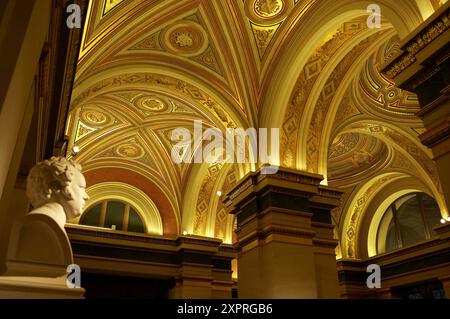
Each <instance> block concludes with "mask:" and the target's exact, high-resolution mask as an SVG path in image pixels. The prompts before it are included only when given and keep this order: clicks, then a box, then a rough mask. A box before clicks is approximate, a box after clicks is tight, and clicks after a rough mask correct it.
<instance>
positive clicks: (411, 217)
mask: <svg viewBox="0 0 450 319" xmlns="http://www.w3.org/2000/svg"><path fill="white" fill-rule="evenodd" d="M405 198H406V200H405ZM399 202H400V203H397V202H396V205H398V208H397V219H398V222H399V225H400V233H401V236H402V244H403V246H405V245H410V244H414V243H416V242H419V241H422V240H424V239H426V236H425V227H424V224H423V220H422V216H421V213H420V205H419V201H418V199H417V196H416V195H412V196H407V197H404V198H402V199H400V200H399Z"/></svg>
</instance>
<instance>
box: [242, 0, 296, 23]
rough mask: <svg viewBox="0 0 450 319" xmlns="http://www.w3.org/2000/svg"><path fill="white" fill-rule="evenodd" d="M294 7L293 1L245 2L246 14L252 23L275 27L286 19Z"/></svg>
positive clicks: (259, 0)
mask: <svg viewBox="0 0 450 319" xmlns="http://www.w3.org/2000/svg"><path fill="white" fill-rule="evenodd" d="M292 7H293V4H292V1H286V0H251V1H250V0H248V1H246V2H245V14H246V16H247V18H249V19H250V21H251V23H256V24H258V25H260V26H268V25H270V26H273V25H274V24H277V23H280V22H282V21H283V20H284V19H285V18H286V16H287V14H288V13H289V12H290V11H291V9H292Z"/></svg>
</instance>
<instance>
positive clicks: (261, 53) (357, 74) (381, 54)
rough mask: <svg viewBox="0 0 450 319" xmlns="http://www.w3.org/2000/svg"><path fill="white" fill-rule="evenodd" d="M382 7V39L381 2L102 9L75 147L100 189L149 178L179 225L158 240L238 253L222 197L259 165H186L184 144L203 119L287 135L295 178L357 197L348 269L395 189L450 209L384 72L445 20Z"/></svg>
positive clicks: (88, 46)
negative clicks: (403, 46) (377, 8)
mask: <svg viewBox="0 0 450 319" xmlns="http://www.w3.org/2000/svg"><path fill="white" fill-rule="evenodd" d="M378 2H379V3H380V4H381V6H382V10H383V11H382V16H383V19H382V23H381V28H378V29H377V28H375V29H370V28H368V26H367V23H366V21H367V10H366V9H367V4H368V2H367V1H354V0H340V1H328V0H228V1H223V0H190V1H183V0H173V1H172V0H145V1H144V0H117V1H113V0H99V1H91V3H90V6H89V9H88V16H87V19H88V20H87V23H86V25H85V30H84V36H83V42H82V44H81V50H80V56H79V62H78V69H77V74H76V79H75V84H74V90H73V93H72V102H71V109H70V114H69V120H68V126H67V135H69V136H70V137H71V139H70V145H69V147H70V148H71V147H73V146H74V145H76V146H78V147H79V148H80V152H79V153H78V154H77V160H78V161H79V162H80V163H81V164H82V165H83V166H84V170H85V171H86V172H87V175H88V179H89V180H90V181H91V182H94V183H97V182H102V183H108V182H120V183H122V184H123V183H125V184H126V178H123V176H122V173H123V172H124V171H125V172H127V171H128V172H132V173H133V174H136V176H137V175H138V176H140V178H142V182H139V183H137V182H136V183H135V184H136V185H137V186H139V185H141V186H142V187H144V186H143V185H147V186H145V189H148V192H147V193H146V194H147V196H149V197H150V199H151V202H152V203H155V207H156V208H155V209H157V210H158V212H159V214H161V216H162V220H161V222H160V223H162V224H163V225H165V226H164V227H163V226H161V225H154V226H155V227H153V229H158V230H159V232H163V233H164V234H165V235H168V234H173V233H174V232H175V233H176V232H178V233H182V232H187V233H190V234H196V235H201V236H209V237H217V238H220V239H223V240H224V241H226V242H231V241H232V231H233V227H234V226H233V225H234V222H233V218H232V217H231V216H230V215H228V214H227V212H226V209H225V207H224V206H223V204H222V201H221V198H220V196H219V194H220V193H222V194H224V193H226V192H227V191H228V190H230V189H232V187H233V186H234V185H236V183H237V182H238V181H239V180H240V178H242V177H243V176H244V174H245V173H247V172H248V171H249V170H250V169H252V168H254V167H251V166H250V165H243V164H240V165H237V164H229V163H224V162H220V161H216V162H214V163H212V164H206V163H205V164H186V163H182V164H175V163H174V162H173V161H172V159H171V151H172V149H173V147H174V144H175V143H174V142H172V141H171V139H170V136H171V132H172V131H173V130H174V129H175V128H177V127H185V128H188V129H189V130H191V131H192V130H193V123H194V120H201V121H202V123H203V125H204V127H217V128H219V129H220V130H222V131H225V129H226V128H237V127H242V128H249V127H254V128H272V127H277V128H280V163H279V164H280V165H281V166H285V167H289V168H294V169H298V170H305V171H309V172H313V173H319V174H322V175H323V176H324V177H325V182H326V183H328V184H329V185H332V186H333V185H334V186H337V187H340V188H341V189H343V190H345V194H344V196H343V198H342V203H341V206H340V207H339V208H338V209H336V210H335V211H334V212H333V220H334V223H335V224H336V226H337V231H336V236H337V237H338V238H339V240H340V251H341V255H339V256H338V257H341V256H342V257H353V258H357V257H360V256H361V251H362V248H361V247H358V245H357V242H358V238H360V237H361V236H362V235H361V230H360V228H361V223H362V220H363V219H364V216H366V215H368V214H371V210H373V209H374V208H373V207H372V206H373V205H371V201H372V200H373V199H374V198H375V197H376V195H377V194H380V193H382V192H387V191H388V190H389V189H391V188H392V185H394V184H395V185H397V186H398V188H400V189H399V190H402V191H407V190H408V189H411V190H420V191H424V192H426V193H429V194H430V195H433V197H434V198H436V200H437V202H438V203H439V205H440V207H441V209H442V210H444V211H446V208H445V203H444V200H443V196H442V192H441V188H440V184H439V178H438V176H437V172H436V168H435V165H434V163H433V161H432V160H431V152H430V151H429V150H428V149H427V148H426V147H425V146H423V145H422V144H421V143H420V141H419V139H418V135H419V134H421V133H423V131H424V128H423V125H422V124H421V121H420V120H419V119H418V118H417V117H416V116H415V115H414V113H415V112H416V111H417V110H418V101H417V98H416V97H415V96H414V95H412V94H410V93H408V92H405V91H403V90H401V89H398V88H397V87H395V85H394V83H393V82H391V81H390V80H389V79H387V78H386V77H384V76H383V75H382V74H381V73H380V70H381V68H382V66H383V65H384V64H385V63H386V62H387V61H388V60H389V58H391V57H392V56H393V55H394V54H395V52H396V50H398V47H399V42H400V41H401V39H402V38H403V37H405V36H406V35H407V34H408V33H410V32H411V31H412V30H413V29H414V28H415V27H416V26H418V25H419V24H420V23H421V22H422V21H423V20H424V19H425V18H427V17H428V16H429V15H430V14H431V13H432V12H433V10H432V9H430V8H432V7H430V6H428V7H424V6H423V5H422V4H421V1H420V0H417V1H415V0H397V1H391V0H380V1H378ZM422 2H423V1H422ZM430 10H431V11H430ZM177 151H178V152H179V154H180V156H183V152H184V151H185V150H184V149H183V148H182V147H181V148H180V149H179V150H177ZM274 164H278V163H274ZM108 172H111V173H108ZM108 176H109V177H110V178H109V179H108ZM114 176H118V177H117V178H118V179H120V180H116V181H113V180H110V179H114ZM119 177H120V178H119ZM136 185H130V192H131V190H132V189H135V188H136V187H137V186H136ZM411 185H412V186H411ZM390 187H391V188H390ZM91 190H92V191H95V189H92V188H91ZM88 191H89V189H88ZM94 197H95V196H94ZM153 213H154V211H152V214H153ZM148 220H152V219H151V218H150V217H149V218H148ZM168 223H172V224H170V226H167V224H168ZM148 228H149V229H152V227H148ZM161 229H163V230H161ZM169 229H172V231H170V232H169ZM173 230H175V231H173Z"/></svg>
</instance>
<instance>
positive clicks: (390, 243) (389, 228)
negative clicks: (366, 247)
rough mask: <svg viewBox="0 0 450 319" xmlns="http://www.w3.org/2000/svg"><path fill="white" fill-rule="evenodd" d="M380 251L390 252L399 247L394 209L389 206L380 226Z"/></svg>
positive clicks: (378, 243) (378, 247)
mask: <svg viewBox="0 0 450 319" xmlns="http://www.w3.org/2000/svg"><path fill="white" fill-rule="evenodd" d="M377 245H378V246H377V249H378V253H379V254H380V253H384V252H388V251H391V250H394V249H397V248H399V247H398V240H397V230H396V228H395V223H394V216H393V215H392V209H391V208H390V207H389V208H388V210H387V211H386V213H385V214H384V216H383V218H382V219H381V223H380V226H379V227H378V242H377Z"/></svg>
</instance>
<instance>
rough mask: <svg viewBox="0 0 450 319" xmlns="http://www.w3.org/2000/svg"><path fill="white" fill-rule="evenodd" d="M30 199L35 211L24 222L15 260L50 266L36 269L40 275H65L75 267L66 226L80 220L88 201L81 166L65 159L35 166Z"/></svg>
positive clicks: (55, 158) (29, 188)
mask: <svg viewBox="0 0 450 319" xmlns="http://www.w3.org/2000/svg"><path fill="white" fill-rule="evenodd" d="M27 196H28V198H29V199H30V202H31V205H32V206H33V210H32V211H31V212H29V213H28V214H27V215H26V216H25V218H24V220H23V223H22V226H21V228H20V233H19V238H18V242H17V246H16V249H15V252H16V253H15V258H14V259H15V260H16V261H18V262H22V263H30V264H34V265H49V267H44V266H43V267H34V268H33V269H35V270H36V269H39V268H40V269H43V272H40V273H39V274H37V275H48V274H49V272H50V273H52V271H51V270H50V268H53V269H55V270H56V273H55V274H54V275H58V274H60V273H63V272H65V269H66V267H67V265H69V264H72V263H73V255H72V249H71V246H70V242H69V238H68V237H67V233H66V231H65V229H64V224H65V223H66V221H67V220H68V219H72V218H74V217H77V216H80V215H81V213H82V212H83V209H84V205H85V202H86V200H88V195H87V193H86V180H85V179H84V176H83V174H82V173H81V166H80V165H79V164H76V163H75V162H73V161H72V160H68V159H66V158H65V157H52V158H51V159H49V160H45V161H43V162H40V163H38V164H36V166H34V167H33V168H32V169H31V170H30V173H29V175H28V180H27ZM44 269H45V270H44ZM38 272H39V271H38ZM27 275H34V274H27Z"/></svg>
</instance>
